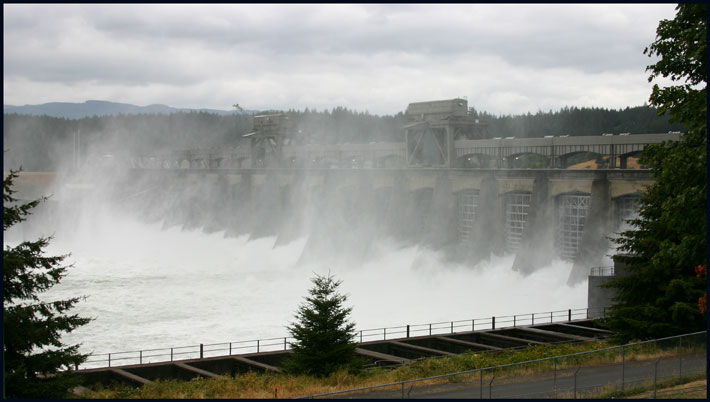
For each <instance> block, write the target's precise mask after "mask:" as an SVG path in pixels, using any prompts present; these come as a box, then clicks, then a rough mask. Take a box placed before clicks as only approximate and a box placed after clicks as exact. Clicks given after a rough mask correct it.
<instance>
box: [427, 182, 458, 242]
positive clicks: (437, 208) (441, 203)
mask: <svg viewBox="0 0 710 402" xmlns="http://www.w3.org/2000/svg"><path fill="white" fill-rule="evenodd" d="M455 211H456V198H455V197H454V194H453V190H452V185H451V179H450V178H449V172H448V171H442V172H441V173H440V174H439V176H437V178H436V182H435V185H434V194H433V198H432V203H431V230H430V231H429V233H428V234H427V237H426V239H425V240H426V242H427V243H428V244H431V245H432V246H434V247H435V248H437V249H438V248H442V247H446V246H450V245H454V244H456V213H455Z"/></svg>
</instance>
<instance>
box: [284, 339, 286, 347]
mask: <svg viewBox="0 0 710 402" xmlns="http://www.w3.org/2000/svg"><path fill="white" fill-rule="evenodd" d="M284 350H286V338H285V337H284Z"/></svg>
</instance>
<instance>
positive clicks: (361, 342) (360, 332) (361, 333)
mask: <svg viewBox="0 0 710 402" xmlns="http://www.w3.org/2000/svg"><path fill="white" fill-rule="evenodd" d="M360 343H362V330H361V331H360Z"/></svg>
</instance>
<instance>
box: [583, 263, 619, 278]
mask: <svg viewBox="0 0 710 402" xmlns="http://www.w3.org/2000/svg"><path fill="white" fill-rule="evenodd" d="M589 276H614V266H613V265H611V266H604V267H592V268H591V269H590V270H589Z"/></svg>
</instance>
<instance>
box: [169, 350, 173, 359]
mask: <svg viewBox="0 0 710 402" xmlns="http://www.w3.org/2000/svg"><path fill="white" fill-rule="evenodd" d="M170 361H173V348H170Z"/></svg>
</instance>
